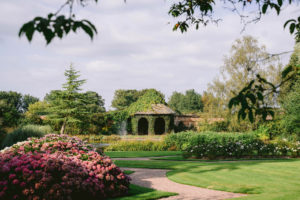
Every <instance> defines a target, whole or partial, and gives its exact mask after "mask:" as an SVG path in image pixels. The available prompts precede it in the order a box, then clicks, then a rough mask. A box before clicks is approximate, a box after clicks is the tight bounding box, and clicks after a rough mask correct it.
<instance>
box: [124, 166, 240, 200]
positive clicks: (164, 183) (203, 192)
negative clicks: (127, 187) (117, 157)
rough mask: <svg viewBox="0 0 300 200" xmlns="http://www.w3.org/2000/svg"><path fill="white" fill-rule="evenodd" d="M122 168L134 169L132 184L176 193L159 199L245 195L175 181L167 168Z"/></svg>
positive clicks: (208, 199) (193, 199)
mask: <svg viewBox="0 0 300 200" xmlns="http://www.w3.org/2000/svg"><path fill="white" fill-rule="evenodd" d="M122 169H123V170H132V171H135V173H133V174H130V177H131V178H132V183H133V184H136V185H140V186H143V187H148V188H153V189H156V190H161V191H166V192H176V193H178V195H177V196H172V197H168V198H163V199H161V200H220V199H229V198H235V197H240V196H245V195H244V194H238V193H231V192H222V191H216V190H210V189H205V188H200V187H195V186H190V185H183V184H180V183H175V182H173V181H171V180H169V179H168V178H167V176H166V172H167V171H168V170H163V169H142V168H122Z"/></svg>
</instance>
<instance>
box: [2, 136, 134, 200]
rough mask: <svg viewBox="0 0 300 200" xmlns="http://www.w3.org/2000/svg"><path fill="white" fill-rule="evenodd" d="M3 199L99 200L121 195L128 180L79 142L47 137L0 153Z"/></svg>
mask: <svg viewBox="0 0 300 200" xmlns="http://www.w3.org/2000/svg"><path fill="white" fill-rule="evenodd" d="M0 163H1V165H0V182H1V184H0V191H1V192H0V195H1V197H2V198H5V199H15V198H20V199H25V198H28V199H43V198H47V199H82V198H88V199H103V198H106V197H115V196H120V195H124V194H126V193H127V191H128V187H129V180H130V178H129V177H127V176H126V175H125V174H124V173H123V172H122V171H121V170H120V169H119V168H118V167H117V166H116V165H114V164H113V163H112V161H111V160H110V159H109V158H108V157H105V156H101V155H99V154H98V153H96V152H94V151H92V149H91V147H90V146H88V145H86V144H85V143H84V142H82V141H81V140H79V139H76V138H71V137H68V136H66V135H61V136H58V135H47V136H45V137H43V138H41V139H31V140H28V141H25V142H23V143H18V144H16V145H14V146H13V147H11V148H8V149H5V150H3V151H2V152H1V153H0Z"/></svg>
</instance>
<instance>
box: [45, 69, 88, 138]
mask: <svg viewBox="0 0 300 200" xmlns="http://www.w3.org/2000/svg"><path fill="white" fill-rule="evenodd" d="M78 73H79V72H78V71H75V69H74V68H73V67H72V65H71V66H70V68H69V69H67V70H66V71H65V76H66V79H67V82H66V83H64V84H63V89H64V90H62V91H60V92H57V93H56V94H55V95H56V96H55V97H54V99H53V101H50V102H49V103H50V105H51V106H50V108H49V109H48V112H49V114H48V115H47V118H48V120H50V121H52V122H54V123H59V124H61V131H60V133H61V134H63V133H64V132H65V128H66V126H68V125H69V124H71V123H80V122H81V117H83V116H84V114H85V110H84V104H83V102H82V97H83V94H80V93H79V91H80V90H81V89H80V87H81V86H82V84H83V83H84V82H85V80H79V79H78V78H79V76H80V75H79V74H78Z"/></svg>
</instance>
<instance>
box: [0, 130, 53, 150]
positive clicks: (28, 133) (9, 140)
mask: <svg viewBox="0 0 300 200" xmlns="http://www.w3.org/2000/svg"><path fill="white" fill-rule="evenodd" d="M51 132H52V129H51V127H50V126H38V125H26V126H23V127H20V128H17V129H16V130H14V131H13V132H11V133H9V134H7V135H6V137H5V138H4V140H3V142H2V144H1V148H5V147H9V146H12V145H13V144H15V143H17V142H21V141H24V140H27V138H29V137H38V138H39V137H43V136H44V135H46V134H48V133H51Z"/></svg>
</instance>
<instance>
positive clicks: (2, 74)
mask: <svg viewBox="0 0 300 200" xmlns="http://www.w3.org/2000/svg"><path fill="white" fill-rule="evenodd" d="M62 2H63V1H61V0H51V1H36V0H14V1H4V0H2V1H0V61H1V65H0V90H4V91H17V92H20V93H22V94H31V95H33V96H36V97H39V98H40V99H43V97H44V96H45V94H46V93H49V92H50V91H51V90H56V89H61V86H62V84H63V83H64V82H65V77H64V71H65V70H66V69H67V68H68V67H69V66H70V64H72V65H73V66H74V67H75V69H76V70H78V71H80V74H81V78H82V79H86V80H87V82H86V84H84V85H83V90H84V91H88V90H90V91H95V92H97V93H99V94H100V95H101V96H102V97H103V98H104V99H105V107H106V108H107V109H111V107H110V105H111V100H112V99H113V95H114V91H115V90H117V89H145V88H155V89H157V90H159V91H161V92H162V93H164V94H165V95H166V100H168V98H169V97H170V96H171V94H172V93H173V92H174V91H177V92H184V91H186V90H188V89H195V90H196V91H197V92H199V93H202V92H203V91H204V90H206V88H207V84H208V83H210V82H211V81H212V80H213V79H214V78H215V77H217V76H218V73H219V70H220V67H221V66H222V63H223V58H224V56H225V55H228V54H229V50H230V47H231V45H232V44H233V42H234V41H235V40H236V39H238V38H241V37H243V36H244V35H251V36H253V37H255V38H257V39H258V41H259V43H260V44H264V45H266V47H267V51H268V52H270V53H280V52H284V51H291V50H293V46H294V38H293V36H291V35H290V34H289V32H288V30H287V29H286V30H284V29H283V24H284V22H285V21H287V20H288V19H290V18H296V17H298V13H299V7H297V6H295V5H293V6H287V7H285V9H284V10H283V11H282V13H281V14H280V15H279V16H277V15H276V14H275V13H274V12H272V13H270V14H268V15H266V16H263V18H262V20H261V21H260V22H258V23H256V24H250V25H248V26H247V27H246V30H245V31H243V32H242V33H241V30H242V28H243V25H242V24H241V23H240V18H239V17H238V16H237V15H236V14H235V13H233V12H231V11H230V10H229V9H224V6H223V5H218V4H217V5H216V10H215V14H216V16H217V17H220V18H221V19H222V21H221V22H219V23H218V25H208V26H206V27H200V28H199V30H194V29H193V28H191V29H190V30H189V31H188V32H187V33H184V34H181V33H180V32H173V31H172V27H173V25H174V23H175V20H174V19H172V17H171V16H170V15H168V9H169V7H170V2H172V1H170V0H169V1H167V0H142V1H141V0H127V2H126V3H124V1H123V0H113V1H112V0H100V1H99V2H98V4H95V3H90V4H89V5H87V6H86V7H84V8H82V7H80V6H76V7H75V8H74V11H75V13H76V18H78V19H81V18H85V19H89V20H90V21H91V22H93V23H94V24H95V25H96V27H97V29H98V34H97V35H96V37H95V38H94V40H93V41H91V40H90V38H89V37H88V36H87V35H86V34H85V33H83V32H82V31H78V32H77V34H73V33H72V34H70V35H68V36H67V37H65V38H63V39H62V40H60V39H57V38H55V39H54V40H53V42H52V43H51V44H49V45H46V42H45V40H44V39H43V37H42V36H40V35H39V34H35V35H34V38H33V41H32V42H31V43H29V42H28V41H27V39H26V38H25V37H22V38H19V37H18V31H19V29H20V27H21V26H22V24H24V23H25V22H27V21H29V20H32V19H33V18H34V17H36V16H46V15H47V14H48V13H50V12H55V11H56V10H58V9H59V7H60V5H61V4H62ZM66 11H67V10H66ZM281 58H282V63H283V64H286V63H287V62H288V59H289V55H284V56H282V57H281Z"/></svg>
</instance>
